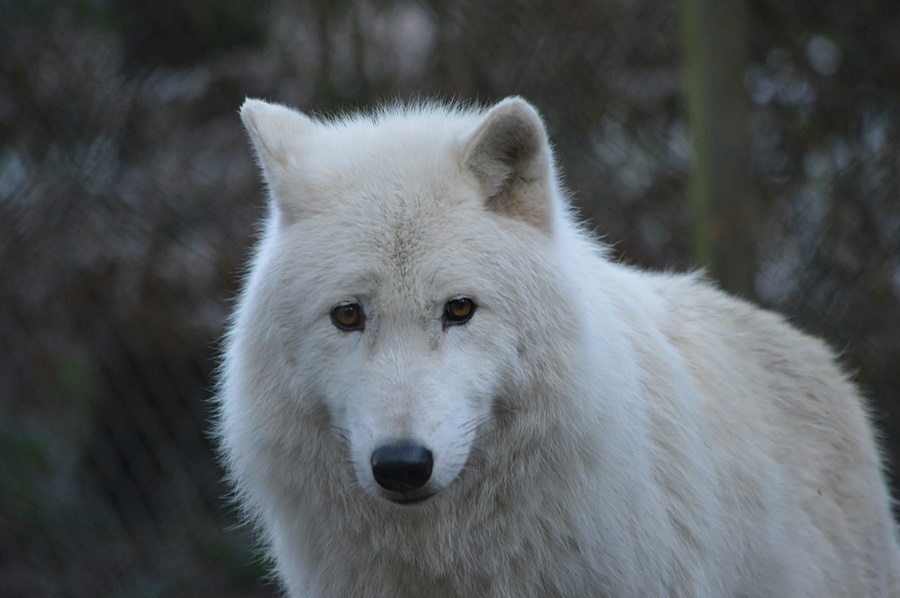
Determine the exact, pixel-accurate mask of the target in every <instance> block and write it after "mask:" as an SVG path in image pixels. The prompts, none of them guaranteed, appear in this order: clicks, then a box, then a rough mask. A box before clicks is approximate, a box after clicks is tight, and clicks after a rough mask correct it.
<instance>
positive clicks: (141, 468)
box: [0, 0, 900, 596]
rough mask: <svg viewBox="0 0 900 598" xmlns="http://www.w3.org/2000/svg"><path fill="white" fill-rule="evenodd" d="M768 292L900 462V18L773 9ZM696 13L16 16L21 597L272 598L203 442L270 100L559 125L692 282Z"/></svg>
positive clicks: (4, 569)
mask: <svg viewBox="0 0 900 598" xmlns="http://www.w3.org/2000/svg"><path fill="white" fill-rule="evenodd" d="M750 8H751V21H752V23H751V25H752V28H751V29H752V40H751V48H752V51H751V61H750V64H748V65H747V70H746V76H745V83H746V90H747V93H748V95H749V97H750V98H751V100H752V102H753V109H752V114H751V125H752V134H753V140H754V163H753V165H752V166H753V170H754V176H755V183H756V184H757V185H758V189H759V192H760V193H759V195H760V196H761V197H764V198H765V200H764V202H765V205H764V208H765V214H766V216H765V220H764V226H763V230H762V238H761V242H760V246H759V264H760V266H759V268H760V270H759V273H758V279H757V292H758V295H759V298H760V300H761V301H762V302H763V303H764V304H765V305H767V306H769V307H771V308H773V309H776V310H779V311H781V312H783V313H785V314H787V315H788V316H790V317H791V319H792V320H794V321H795V322H796V323H798V324H799V325H800V326H801V327H804V328H806V329H808V330H810V331H812V332H815V333H817V334H822V335H824V336H825V337H827V338H828V339H829V340H830V341H831V343H832V344H833V345H834V346H835V347H837V348H838V349H839V350H840V351H842V353H843V359H844V361H845V363H846V364H847V365H848V367H849V368H851V369H852V370H853V371H854V372H855V373H856V378H857V380H858V381H859V382H860V384H861V385H862V386H863V388H864V389H865V390H866V391H867V393H868V394H869V395H870V396H872V397H873V402H874V405H875V407H876V413H877V415H878V418H879V424H880V425H881V426H882V429H883V430H884V431H885V437H886V440H887V447H888V449H889V457H890V458H891V459H893V461H894V462H900V397H898V396H897V395H898V393H900V37H898V36H897V34H896V32H897V31H898V30H900V9H898V8H897V5H896V3H894V2H891V1H890V0H869V1H862V2H852V3H851V2H845V3H807V2H803V1H802V0H785V1H779V2H772V1H769V0H756V1H754V2H752V3H750ZM680 35H681V34H680V31H679V20H678V12H677V5H676V4H675V3H674V2H653V1H650V0H627V1H626V0H603V1H590V2H587V1H586V2H570V3H565V4H559V3H556V2H551V1H528V0H517V1H516V2H506V1H503V0H479V1H478V2H474V1H470V0H463V1H460V2H455V3H446V2H440V1H438V0H432V1H431V2H411V1H400V0H369V1H361V2H328V1H322V0H316V1H314V0H309V1H307V2H289V1H287V0H270V1H268V2H264V3H241V2H237V1H236V0H234V1H224V2H196V3H181V2H174V1H172V0H165V1H161V2H155V3H145V2H140V1H139V0H129V1H121V2H111V1H109V0H106V1H103V0H94V1H91V2H74V3H67V4H66V5H65V6H56V5H55V4H54V3H46V2H36V1H30V0H18V1H17V0H13V1H12V2H8V3H6V4H4V5H2V7H0V595H3V596H99V595H103V596H173V595H201V594H203V595H207V594H208V593H210V592H211V593H213V594H214V595H222V596H227V595H271V594H273V593H274V589H273V588H272V587H271V586H266V585H263V584H262V583H261V582H258V579H259V578H260V577H261V575H262V573H263V572H264V570H265V567H264V565H263V564H262V563H261V562H260V559H259V556H258V555H255V553H254V552H253V549H252V542H251V539H250V537H249V534H248V532H247V530H244V529H242V528H241V527H239V526H236V523H235V517H234V514H233V512H232V511H231V509H230V507H229V506H228V502H227V488H225V487H224V486H223V485H222V484H221V483H220V476H221V472H220V470H219V469H218V467H217V465H216V461H215V458H214V456H213V452H212V450H211V442H210V439H209V437H208V431H209V419H210V405H209V402H208V398H209V396H210V393H211V392H212V391H211V388H212V385H213V381H212V378H211V375H212V373H213V370H214V368H215V357H216V352H217V348H218V342H219V341H218V339H219V337H220V335H221V334H222V330H223V319H224V317H225V315H226V313H227V311H228V308H229V301H230V298H231V297H233V296H234V293H235V290H236V287H237V284H238V280H239V276H240V272H241V263H242V262H243V260H244V258H245V257H246V255H247V251H248V247H249V244H250V243H251V240H252V236H253V232H254V226H255V224H254V223H255V222H256V221H257V220H258V218H259V216H260V215H261V213H262V201H263V199H262V195H261V192H260V188H259V185H258V178H257V175H256V173H255V170H254V166H253V161H252V156H251V153H250V151H249V149H248V148H247V145H246V142H245V139H244V136H243V132H242V131H241V128H240V124H239V120H238V118H237V114H236V111H237V108H238V107H239V105H240V103H241V102H242V100H243V98H244V97H245V96H257V97H264V98H268V99H273V100H278V101H281V102H284V103H286V104H289V105H294V106H298V107H300V108H303V109H305V110H309V111H319V112H328V111H331V110H336V109H346V108H352V107H354V106H367V105H371V104H373V103H375V102H377V101H379V100H383V99H393V98H395V97H400V98H411V97H417V96H425V97H434V96H437V97H441V98H447V99H453V98H463V99H475V100H480V101H483V102H488V101H492V100H494V99H497V98H500V97H503V96H505V95H508V94H521V95H523V96H525V97H527V98H528V99H529V100H531V101H533V102H534V103H535V104H536V105H538V106H539V107H540V108H541V110H542V112H543V114H544V116H545V118H546V120H547V123H548V126H549V128H550V132H551V135H552V138H553V141H554V144H555V147H556V150H557V152H558V155H559V158H560V164H561V166H562V169H563V171H564V172H565V177H566V183H567V185H568V187H569V188H570V189H571V190H572V191H573V192H574V197H575V200H576V202H577V203H578V205H579V206H580V207H581V209H582V211H583V213H584V214H585V216H587V217H589V218H590V219H591V221H592V223H593V225H594V227H595V229H596V230H597V232H598V233H599V234H600V235H602V236H603V237H604V238H605V239H606V240H607V241H608V242H610V243H611V244H612V245H613V246H614V249H615V253H616V254H617V255H618V256H619V257H621V258H622V259H624V260H626V261H629V262H633V263H637V264H641V265H646V266H651V267H659V268H674V269H686V268H688V267H690V263H689V255H690V252H689V243H690V232H691V231H690V220H689V217H688V208H687V201H686V194H687V191H686V188H687V186H686V180H687V177H688V173H689V168H690V164H689V163H690V146H689V141H688V127H687V125H686V122H685V116H684V110H683V107H682V100H681V75H680V44H679V39H680V37H679V36H680Z"/></svg>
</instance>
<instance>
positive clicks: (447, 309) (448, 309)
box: [444, 297, 475, 327]
mask: <svg viewBox="0 0 900 598" xmlns="http://www.w3.org/2000/svg"><path fill="white" fill-rule="evenodd" d="M474 313H475V302H474V301H472V300H471V299H469V298H468V297H455V298H453V299H451V300H450V301H448V302H447V303H446V304H445V305H444V327H447V326H458V325H459V324H465V323H466V322H468V321H469V320H470V319H471V318H472V314H474Z"/></svg>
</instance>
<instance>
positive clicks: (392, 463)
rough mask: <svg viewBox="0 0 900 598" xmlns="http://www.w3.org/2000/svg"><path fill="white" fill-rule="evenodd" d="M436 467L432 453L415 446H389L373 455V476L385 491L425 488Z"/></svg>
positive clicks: (379, 449)
mask: <svg viewBox="0 0 900 598" xmlns="http://www.w3.org/2000/svg"><path fill="white" fill-rule="evenodd" d="M433 465H434V460H433V459H432V455H431V451H429V450H428V449H427V448H425V447H424V446H418V445H414V444H388V445H385V446H381V447H378V448H377V449H375V451H374V452H373V453H372V474H373V475H374V476H375V481H376V482H378V485H379V486H381V487H382V488H384V489H385V490H393V491H394V492H406V491H407V490H415V489H416V488H421V487H422V486H424V485H425V484H426V483H427V482H428V480H429V478H431V468H432V466H433Z"/></svg>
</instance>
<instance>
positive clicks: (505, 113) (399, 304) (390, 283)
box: [237, 99, 559, 504]
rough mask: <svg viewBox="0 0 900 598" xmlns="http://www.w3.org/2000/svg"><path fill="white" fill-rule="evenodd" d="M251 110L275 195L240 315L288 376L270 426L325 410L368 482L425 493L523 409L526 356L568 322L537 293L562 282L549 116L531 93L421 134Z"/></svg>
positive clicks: (259, 352) (261, 370) (253, 350)
mask: <svg viewBox="0 0 900 598" xmlns="http://www.w3.org/2000/svg"><path fill="white" fill-rule="evenodd" d="M241 116H242V118H243V120H244V123H245V125H246V127H247V129H248V131H249V133H250V137H251V140H252V142H253V145H254V147H255V149H256V152H257V155H258V158H259V162H260V165H261V168H262V171H263V173H264V176H265V180H266V182H267V184H268V187H269V190H270V193H271V196H272V200H273V201H272V214H271V218H270V222H269V225H268V228H267V230H266V234H265V238H264V239H263V242H262V243H261V247H260V249H259V253H258V255H257V263H256V265H255V267H254V273H256V272H265V273H266V275H265V276H261V275H260V276H253V277H251V279H250V280H249V283H248V289H247V292H246V296H245V300H244V301H243V304H244V307H243V308H242V310H241V312H239V313H238V322H237V325H238V326H241V321H242V320H246V321H248V322H249V321H254V322H257V324H255V325H254V326H253V327H252V328H253V330H255V331H256V333H255V336H253V335H240V336H241V337H242V338H243V337H245V336H249V337H251V338H252V341H250V342H249V343H248V346H247V347H246V348H245V352H246V353H247V354H249V355H251V356H252V358H248V361H252V362H253V363H254V364H256V366H255V368H256V375H257V376H259V377H260V378H263V379H266V378H275V377H277V376H281V377H283V376H284V375H283V374H279V373H278V372H283V371H285V369H287V371H290V372H292V373H291V377H290V379H289V380H284V381H282V382H279V383H278V384H277V385H275V384H273V385H271V386H272V387H273V393H272V394H273V396H272V397H268V398H267V399H265V400H260V403H261V404H264V405H266V408H268V409H272V411H273V413H272V415H271V418H272V420H273V421H277V420H279V418H285V417H287V418H290V417H298V416H296V415H294V413H297V412H299V413H303V412H310V411H313V410H315V409H316V408H324V410H325V412H326V413H327V418H326V421H327V424H323V425H328V426H329V434H330V436H329V439H328V440H326V442H339V443H342V444H343V446H344V448H343V450H344V451H345V453H346V461H347V462H349V464H351V466H352V469H353V472H354V473H355V477H356V479H357V481H358V482H359V485H360V486H361V487H362V488H363V489H364V490H365V491H366V492H368V493H370V494H372V495H374V496H377V497H381V498H384V499H388V500H390V501H393V502H395V503H398V504H408V503H415V502H421V501H423V500H425V499H428V498H430V497H432V496H433V495H435V494H436V493H438V492H440V491H441V490H443V489H444V488H446V487H447V486H448V485H449V484H450V483H451V482H453V481H454V480H455V479H456V478H457V477H458V476H459V474H460V472H461V471H462V470H463V468H464V466H465V465H466V463H467V461H468V460H469V458H470V455H471V453H472V452H473V449H474V450H477V447H478V446H479V444H480V443H482V442H484V440H483V439H485V438H489V437H490V435H491V433H492V432H493V428H494V426H495V425H496V421H495V417H494V414H495V413H496V412H497V411H498V410H500V409H503V408H504V407H505V406H508V407H512V408H514V407H515V406H514V405H508V404H507V403H510V402H513V403H514V401H515V399H514V397H515V395H516V389H520V388H522V387H523V385H525V384H527V381H526V378H527V377H528V376H529V373H528V372H524V371H523V368H522V366H521V365H519V364H520V361H521V360H520V359H519V358H518V354H519V353H521V352H522V351H525V350H527V347H528V345H529V344H530V339H532V338H542V335H541V334H540V331H537V330H535V329H534V327H535V326H537V325H538V324H537V323H538V322H540V323H541V324H540V325H542V326H547V325H549V326H552V325H553V322H554V317H553V316H551V317H549V318H548V317H547V316H546V314H545V313H544V312H545V311H546V309H547V305H540V304H535V303H536V302H535V301H534V300H533V299H529V300H526V299H525V297H531V298H534V297H541V296H544V295H546V293H548V292H550V291H549V290H546V289H549V288H556V286H559V285H556V286H554V285H547V284H546V283H547V281H548V280H553V278H554V268H553V267H551V266H549V264H552V263H553V262H554V260H553V259H552V258H551V256H550V253H552V251H554V244H553V243H552V242H551V236H552V232H553V224H554V210H556V209H558V208H557V207H555V206H554V205H553V202H552V196H553V193H552V189H551V186H552V185H553V184H555V183H554V182H553V181H554V178H553V176H552V172H551V169H552V165H551V161H550V154H549V149H548V146H547V140H546V137H545V133H544V129H543V125H542V124H541V122H540V120H539V118H538V116H537V114H536V113H535V112H534V110H533V109H532V108H531V107H530V106H529V105H528V104H526V103H525V102H523V101H521V100H518V99H512V100H507V101H504V102H502V103H500V104H498V105H497V106H495V107H494V108H493V109H491V110H490V111H489V112H488V113H487V114H486V115H483V116H482V115H478V114H474V113H473V114H472V115H470V116H469V117H468V118H465V119H460V118H459V116H458V115H455V116H454V118H453V119H448V118H446V115H444V116H441V113H435V116H433V117H432V121H433V122H431V123H430V124H431V125H432V126H431V127H422V126H421V124H419V125H417V126H416V128H415V129H409V130H404V129H403V127H404V126H405V121H404V119H402V118H398V117H397V116H396V115H392V114H391V113H385V114H383V115H377V116H375V117H374V120H375V121H378V122H377V125H378V126H376V125H375V122H373V121H372V120H365V119H364V118H362V117H359V118H357V119H356V120H353V121H349V122H348V121H342V122H341V123H339V124H332V123H324V122H316V121H313V120H311V119H309V118H307V117H306V116H304V115H302V114H300V113H298V112H295V111H293V110H290V109H288V108H285V107H282V106H277V105H272V104H267V103H264V102H260V101H255V100H248V101H247V102H246V103H245V105H244V107H243V108H242V111H241ZM392 118H393V119H394V120H393V121H392V120H391V119H392ZM419 122H420V123H421V121H419ZM448 129H450V131H449V132H448ZM448 133H449V134H448ZM486 216H487V217H486ZM526 244H527V250H526ZM536 248H537V249H536ZM509 271H515V272H523V273H528V274H526V275H524V276H519V277H515V278H513V277H510V276H508V274H507V273H508V272H509ZM542 289H543V290H542ZM526 290H527V292H526ZM538 303H542V302H538ZM546 303H547V304H548V305H550V304H559V301H558V300H557V299H556V298H548V300H547V302H546ZM557 311H558V310H557ZM538 312H540V314H541V315H540V317H539V316H538ZM263 314H265V316H264V315H263ZM258 322H275V324H273V325H272V326H271V327H269V328H268V329H266V330H265V331H263V332H259V329H260V326H259V324H258ZM248 328H250V326H249V324H248ZM543 336H544V337H546V336H547V335H546V334H544V335H543ZM263 355H265V356H267V357H265V358H261V356H263ZM284 362H287V363H288V364H289V367H288V368H284V367H282V364H283V363H284ZM249 369H251V370H252V369H254V368H249ZM276 397H277V398H276ZM288 404H289V405H291V406H292V407H293V408H297V409H299V411H297V412H295V411H290V410H289V409H288ZM298 406H299V407H298ZM279 413H280V414H281V415H279ZM301 417H302V416H301ZM275 441H276V442H284V443H290V442H291V439H290V438H281V439H277V440H275ZM337 466H338V467H345V466H347V463H339V464H338V465H337Z"/></svg>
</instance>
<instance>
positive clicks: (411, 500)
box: [388, 492, 435, 505]
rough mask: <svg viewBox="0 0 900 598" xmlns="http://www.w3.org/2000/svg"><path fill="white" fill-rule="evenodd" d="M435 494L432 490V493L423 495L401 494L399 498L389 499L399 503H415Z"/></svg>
mask: <svg viewBox="0 0 900 598" xmlns="http://www.w3.org/2000/svg"><path fill="white" fill-rule="evenodd" d="M434 495H435V493H433V492H432V493H431V494H422V495H421V496H401V497H399V498H388V500H389V501H391V502H392V503H394V504H397V505H415V504H418V503H421V502H425V501H426V500H428V499H429V498H431V497H432V496H434Z"/></svg>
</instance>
